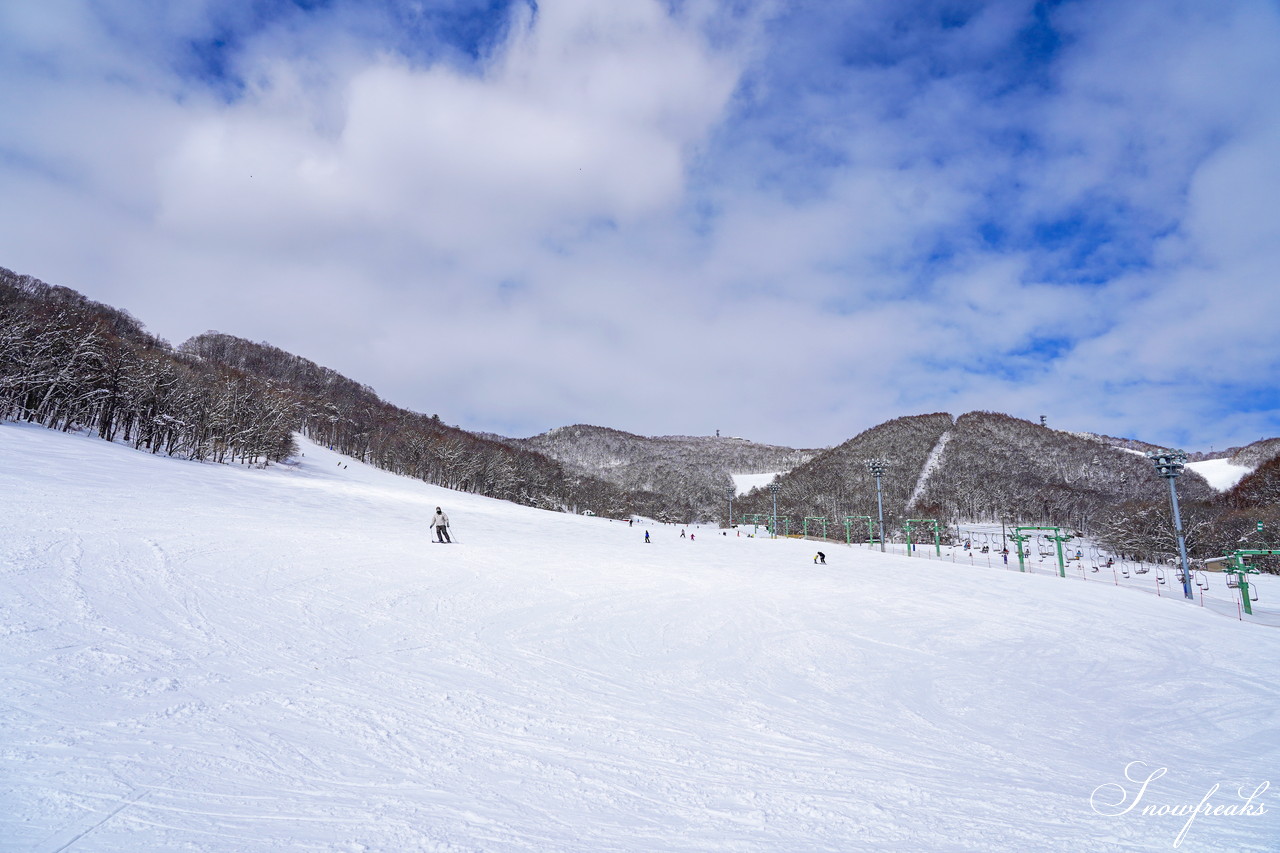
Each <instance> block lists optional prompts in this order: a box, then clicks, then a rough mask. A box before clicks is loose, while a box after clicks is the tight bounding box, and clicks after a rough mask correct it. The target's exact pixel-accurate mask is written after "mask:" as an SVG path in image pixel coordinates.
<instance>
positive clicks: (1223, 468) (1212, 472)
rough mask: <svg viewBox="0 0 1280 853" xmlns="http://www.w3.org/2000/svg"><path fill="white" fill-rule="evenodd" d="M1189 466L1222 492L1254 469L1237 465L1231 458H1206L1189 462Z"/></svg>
mask: <svg viewBox="0 0 1280 853" xmlns="http://www.w3.org/2000/svg"><path fill="white" fill-rule="evenodd" d="M1187 467H1188V468H1190V469H1191V470H1192V471H1195V472H1196V473H1197V474H1199V475H1200V476H1201V477H1204V478H1205V480H1207V481H1208V483H1209V485H1210V486H1213V487H1214V488H1215V489H1217V490H1218V491H1220V492H1225V491H1227V490H1228V489H1230V488H1231V487H1232V486H1234V485H1235V484H1236V483H1238V482H1240V481H1241V480H1243V479H1244V478H1245V477H1246V476H1247V475H1248V474H1251V473H1253V469H1252V468H1250V467H1249V466H1247V465H1236V464H1235V463H1233V462H1231V461H1230V460H1229V459H1206V460H1204V461H1203V462H1188V463H1187Z"/></svg>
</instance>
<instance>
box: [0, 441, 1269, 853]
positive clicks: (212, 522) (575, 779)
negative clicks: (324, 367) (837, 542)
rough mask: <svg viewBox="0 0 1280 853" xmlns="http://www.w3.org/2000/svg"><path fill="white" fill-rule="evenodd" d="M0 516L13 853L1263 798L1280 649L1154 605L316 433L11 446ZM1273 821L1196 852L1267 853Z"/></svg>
mask: <svg viewBox="0 0 1280 853" xmlns="http://www.w3.org/2000/svg"><path fill="white" fill-rule="evenodd" d="M0 495H3V501H4V504H3V505H4V512H3V513H0V567H2V571H3V578H0V643H2V644H3V645H2V647H0V648H2V649H3V655H2V657H0V707H2V708H3V711H0V806H2V807H0V848H3V849H5V850H36V851H61V850H73V851H76V850H93V851H151V850H166V851H168V850H201V851H257V850H326V851H328V850H332V851H419V850H438V851H603V850H627V851H665V850H673V851H674V850H681V851H730V850H732V851H789V853H798V851H810V850H812V851H818V850H822V851H873V850H875V851H880V850H900V851H929V850H947V851H956V850H966V851H970V850H983V851H987V850H990V851H1006V850H1010V851H1011V850H1018V851H1060V850H1072V851H1094V850H1096V851H1115V850H1163V849H1169V848H1170V847H1171V846H1172V845H1173V843H1174V841H1175V840H1176V839H1177V838H1178V837H1179V832H1180V831H1181V830H1182V829H1183V827H1184V825H1185V824H1186V823H1187V820H1188V819H1187V817H1185V816H1181V817H1180V816H1176V815H1173V814H1169V810H1170V807H1179V806H1182V807H1184V808H1191V807H1194V806H1195V805H1196V804H1197V803H1200V802H1201V801H1202V800H1203V799H1205V797H1206V793H1207V792H1210V791H1211V789H1214V787H1215V786H1220V787H1219V788H1217V789H1216V790H1213V792H1212V793H1211V794H1210V795H1209V797H1208V799H1207V803H1208V805H1209V806H1210V807H1212V806H1224V807H1225V806H1235V807H1236V809H1235V810H1236V811H1239V810H1241V809H1242V808H1244V803H1243V801H1242V799H1241V795H1240V793H1239V792H1240V790H1241V789H1244V791H1245V794H1246V795H1247V794H1248V793H1249V792H1252V791H1254V790H1255V789H1257V788H1259V787H1260V786H1262V785H1263V783H1268V782H1270V783H1273V784H1274V783H1280V779H1277V778H1275V777H1276V775H1277V770H1276V768H1277V767H1280V738H1278V737H1277V735H1276V732H1278V731H1280V688H1278V687H1277V686H1276V684H1275V681H1274V679H1273V678H1271V677H1270V670H1269V669H1268V667H1269V666H1270V664H1269V663H1267V662H1269V661H1275V660H1276V659H1277V658H1280V631H1276V630H1275V629H1270V628H1266V627H1262V626H1259V625H1254V624H1249V623H1241V622H1238V621H1235V620H1230V619H1226V618H1223V617H1221V616H1218V615H1215V614H1212V613H1209V612H1206V611H1203V610H1201V609H1199V608H1196V607H1192V606H1187V605H1185V604H1182V603H1181V602H1177V601H1171V600H1169V599H1163V600H1161V599H1157V598H1155V597H1154V596H1142V595H1135V594H1133V593H1131V592H1127V591H1124V590H1117V589H1114V588H1108V587H1106V586H1104V585H1101V584H1081V583H1070V582H1067V581H1063V580H1061V579H1058V578H1054V577H1047V576H1043V575H1041V576H1030V575H1019V574H1016V573H1004V572H991V571H985V572H983V571H977V570H974V569H966V568H963V567H956V566H952V565H949V564H927V563H925V562H924V561H921V560H908V559H906V558H900V557H893V556H883V555H881V554H879V553H878V552H868V551H859V550H851V549H847V548H844V547H838V546H836V547H827V548H826V551H827V563H828V565H826V566H817V565H814V564H813V562H812V556H813V551H814V546H813V544H812V543H804V542H798V541H788V540H776V541H773V540H767V539H756V538H747V537H736V536H734V537H726V536H721V535H718V532H717V531H714V530H712V529H710V528H704V529H701V530H696V529H691V530H690V532H693V533H695V534H696V540H693V541H691V540H689V539H681V538H680V537H679V532H680V531H679V529H678V528H665V527H655V528H651V529H650V530H651V534H652V537H653V543H652V544H648V545H646V544H644V542H643V534H644V531H643V530H642V529H641V528H639V527H636V528H631V527H629V526H627V525H626V524H625V523H621V522H610V521H608V520H604V519H594V518H582V517H576V516H568V515H558V514H551V513H545V512H539V511H537V510H532V509H527V508H522V507H516V506H512V505H508V504H503V503H500V502H496V501H491V500H486V499H483V498H477V497H474V496H469V495H463V494H457V493H451V492H447V491H445V490H442V489H439V488H433V487H430V486H426V485H424V484H422V483H418V482H415V481H409V480H402V479H399V478H396V477H394V476H391V475H389V474H386V473H383V472H379V471H375V470H372V469H369V468H366V467H364V466H361V465H359V464H358V463H355V462H351V461H349V460H344V459H341V458H339V457H336V456H334V455H333V454H330V453H328V452H327V451H324V450H322V449H320V448H318V447H316V446H314V445H308V446H307V447H306V448H305V456H304V457H302V458H301V459H299V460H298V464H297V465H295V466H291V467H273V468H270V469H267V470H245V469H240V468H231V467H223V466H212V465H200V464H195V463H185V462H178V461H173V460H168V459H161V458H157V457H153V456H148V455H145V454H139V453H136V452H133V451H131V450H129V449H127V448H123V447H119V446H113V445H108V444H105V443H103V442H100V441H97V440H95V439H89V438H82V437H78V436H72V435H65V434H59V433H53V432H48V431H45V430H43V429H38V428H30V427H24V426H18V425H13V424H2V425H0ZM437 505H440V506H443V507H445V509H446V511H447V512H448V513H449V514H450V515H451V517H452V519H453V522H454V532H455V534H456V538H457V539H458V540H459V543H460V544H457V545H452V546H450V545H435V544H431V543H430V542H429V537H428V532H427V530H426V528H425V526H424V525H425V520H426V518H427V516H428V514H429V513H430V512H431V510H433V509H434V507H435V506H437ZM1134 762H1142V763H1141V764H1135V763H1134ZM1161 769H1164V770H1165V772H1164V773H1163V774H1160V773H1159V772H1158V771H1160V770H1161ZM1126 772H1127V773H1128V776H1129V779H1126ZM1149 776H1150V777H1153V778H1152V781H1151V783H1150V785H1149V786H1147V788H1146V789H1145V792H1142V793H1141V794H1139V788H1140V785H1139V783H1137V782H1134V781H1130V780H1131V779H1145V778H1147V777H1149ZM1122 791H1123V793H1124V794H1125V795H1126V796H1127V798H1128V799H1127V800H1126V802H1125V803H1124V804H1123V805H1116V804H1115V803H1116V802H1117V801H1118V800H1119V799H1120V796H1121V793H1122ZM1139 796H1140V797H1141V800H1140V802H1138V803H1136V804H1135V805H1136V808H1133V809H1132V810H1129V811H1125V806H1126V805H1130V804H1134V803H1133V800H1134V798H1135V797H1139ZM1147 806H1152V807H1154V811H1153V813H1149V814H1143V813H1142V812H1143V809H1144V807H1147ZM1259 807H1261V808H1262V810H1263V813H1261V814H1256V813H1255V814H1248V815H1246V814H1237V813H1232V814H1224V813H1222V812H1221V811H1219V814H1217V815H1213V814H1206V815H1201V816H1199V817H1197V818H1195V820H1194V822H1193V824H1192V825H1191V826H1190V828H1189V829H1188V830H1187V832H1186V834H1185V836H1184V838H1183V841H1182V845H1181V849H1182V850H1188V851H1209V850H1235V851H1241V850H1257V851H1261V850H1274V849H1275V839H1276V838H1280V821H1278V819H1277V815H1280V803H1277V801H1276V796H1275V789H1274V788H1271V789H1268V790H1265V791H1262V792H1260V793H1259V794H1258V796H1257V797H1255V798H1254V800H1253V801H1252V802H1251V803H1250V804H1249V805H1248V808H1249V809H1251V810H1253V811H1255V812H1256V811H1257V810H1259ZM1121 812H1124V813H1123V814H1121Z"/></svg>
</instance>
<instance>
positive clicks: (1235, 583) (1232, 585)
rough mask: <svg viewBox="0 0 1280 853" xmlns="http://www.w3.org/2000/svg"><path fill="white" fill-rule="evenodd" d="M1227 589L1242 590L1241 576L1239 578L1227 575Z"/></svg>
mask: <svg viewBox="0 0 1280 853" xmlns="http://www.w3.org/2000/svg"><path fill="white" fill-rule="evenodd" d="M1227 588H1228V589H1239V588H1240V576H1239V575H1227Z"/></svg>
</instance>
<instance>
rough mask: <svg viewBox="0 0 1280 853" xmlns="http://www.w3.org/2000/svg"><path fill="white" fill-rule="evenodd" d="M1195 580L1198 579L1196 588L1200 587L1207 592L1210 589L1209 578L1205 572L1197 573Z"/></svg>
mask: <svg viewBox="0 0 1280 853" xmlns="http://www.w3.org/2000/svg"><path fill="white" fill-rule="evenodd" d="M1195 578H1196V586H1198V587H1200V589H1202V590H1204V591H1206V592H1207V591H1208V589H1209V576H1208V575H1206V574H1205V573H1204V572H1196V574H1195Z"/></svg>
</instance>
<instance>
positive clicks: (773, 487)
mask: <svg viewBox="0 0 1280 853" xmlns="http://www.w3.org/2000/svg"><path fill="white" fill-rule="evenodd" d="M781 488H782V486H779V485H778V484H777V483H770V484H769V491H770V492H771V493H772V494H773V528H772V531H771V532H772V533H773V538H774V539H777V538H778V489H781Z"/></svg>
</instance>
